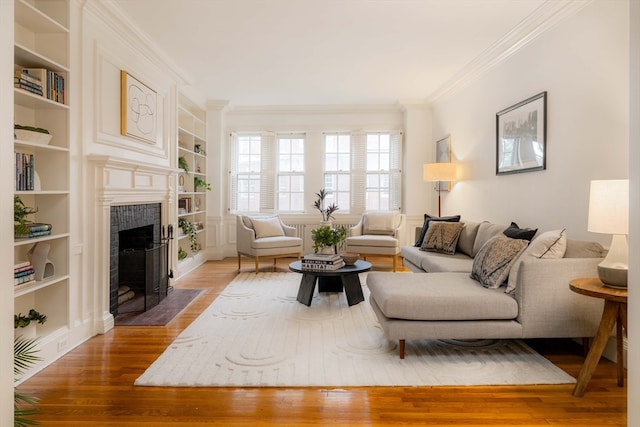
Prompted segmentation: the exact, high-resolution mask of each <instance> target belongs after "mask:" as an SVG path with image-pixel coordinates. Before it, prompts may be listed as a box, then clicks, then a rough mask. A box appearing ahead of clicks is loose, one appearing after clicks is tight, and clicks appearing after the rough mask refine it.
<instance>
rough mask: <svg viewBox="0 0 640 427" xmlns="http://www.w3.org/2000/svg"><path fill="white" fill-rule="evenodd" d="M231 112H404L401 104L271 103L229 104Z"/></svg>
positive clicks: (293, 113)
mask: <svg viewBox="0 0 640 427" xmlns="http://www.w3.org/2000/svg"><path fill="white" fill-rule="evenodd" d="M228 112H229V113H231V114H234V115H244V114H247V115H248V114H261V115H268V114H276V115H280V114H288V115H307V114H352V113H355V114H357V113H369V114H375V113H378V114H397V113H399V112H402V109H401V106H399V105H387V104H381V105H373V104H372V105H365V104H357V105H282V106H280V105H269V106H266V105H265V106H233V105H230V106H229V110H228Z"/></svg>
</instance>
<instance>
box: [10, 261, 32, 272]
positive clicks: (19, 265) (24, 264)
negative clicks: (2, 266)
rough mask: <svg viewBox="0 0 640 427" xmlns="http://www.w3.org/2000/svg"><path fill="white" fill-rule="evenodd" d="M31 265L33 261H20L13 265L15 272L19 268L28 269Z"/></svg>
mask: <svg viewBox="0 0 640 427" xmlns="http://www.w3.org/2000/svg"><path fill="white" fill-rule="evenodd" d="M30 265H31V261H20V262H17V263H15V264H14V265H13V270H14V271H15V270H17V269H19V268H23V267H28V266H30Z"/></svg>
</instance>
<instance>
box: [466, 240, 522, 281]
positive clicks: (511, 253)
mask: <svg viewBox="0 0 640 427" xmlns="http://www.w3.org/2000/svg"><path fill="white" fill-rule="evenodd" d="M528 244H529V242H528V241H526V240H523V239H512V238H510V237H507V236H505V235H501V234H499V235H497V236H495V237H493V238H491V239H490V240H488V241H487V243H485V244H484V245H483V246H482V247H481V248H480V250H479V251H478V253H477V254H476V256H475V258H474V259H473V267H472V269H471V278H472V279H475V280H477V281H479V282H480V283H481V284H482V286H484V287H486V288H498V287H500V286H501V285H502V283H504V281H505V280H506V279H507V277H509V270H511V266H512V265H513V263H514V262H515V261H516V260H517V259H518V257H519V256H520V254H521V253H522V252H523V251H524V250H525V249H526V248H527V245H528Z"/></svg>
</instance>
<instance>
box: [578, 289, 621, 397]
mask: <svg viewBox="0 0 640 427" xmlns="http://www.w3.org/2000/svg"><path fill="white" fill-rule="evenodd" d="M619 312H620V303H618V302H615V301H610V300H606V301H605V303H604V311H603V312H602V319H601V320H600V326H599V327H598V332H597V333H596V336H595V338H594V340H593V343H592V344H591V349H590V350H589V354H588V355H587V359H586V360H585V362H584V365H582V369H581V370H580V374H579V375H578V382H577V383H576V386H575V387H574V389H573V395H574V396H577V397H582V396H584V392H585V390H586V389H587V385H588V384H589V380H591V376H592V375H593V371H594V370H595V369H596V366H597V365H598V362H599V361H600V356H602V351H603V350H604V347H605V346H606V345H607V341H609V337H610V336H611V331H612V330H613V325H614V324H615V323H616V320H617V319H618V314H619Z"/></svg>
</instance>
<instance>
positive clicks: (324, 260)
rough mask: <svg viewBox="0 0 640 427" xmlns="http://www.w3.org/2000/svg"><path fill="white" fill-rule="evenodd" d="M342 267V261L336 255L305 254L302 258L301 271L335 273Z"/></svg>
mask: <svg viewBox="0 0 640 427" xmlns="http://www.w3.org/2000/svg"><path fill="white" fill-rule="evenodd" d="M342 267H344V261H342V257H340V255H337V254H332V255H323V254H307V255H305V256H304V257H303V258H302V269H303V270H315V271H335V270H338V269H340V268H342Z"/></svg>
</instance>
